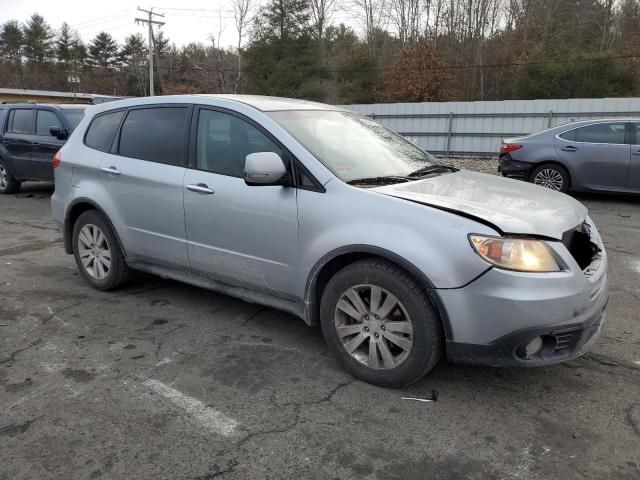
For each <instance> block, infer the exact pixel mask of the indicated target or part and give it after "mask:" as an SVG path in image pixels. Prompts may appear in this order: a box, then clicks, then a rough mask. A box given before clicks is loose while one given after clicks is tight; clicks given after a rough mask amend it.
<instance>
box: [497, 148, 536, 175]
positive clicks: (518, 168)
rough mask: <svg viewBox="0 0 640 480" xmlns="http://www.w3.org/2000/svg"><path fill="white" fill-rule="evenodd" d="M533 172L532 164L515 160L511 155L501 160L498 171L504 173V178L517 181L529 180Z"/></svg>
mask: <svg viewBox="0 0 640 480" xmlns="http://www.w3.org/2000/svg"><path fill="white" fill-rule="evenodd" d="M531 170H533V165H532V164H531V163H527V162H521V161H518V160H513V159H512V158H511V155H509V154H507V155H505V156H504V157H502V158H501V159H500V165H499V166H498V171H499V172H500V173H502V176H503V177H508V178H515V179H517V180H528V179H529V176H530V175H531Z"/></svg>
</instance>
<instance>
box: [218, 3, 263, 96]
mask: <svg viewBox="0 0 640 480" xmlns="http://www.w3.org/2000/svg"><path fill="white" fill-rule="evenodd" d="M255 3H256V1H255V0H233V18H234V20H235V26H236V31H237V32H238V44H237V47H238V74H237V75H236V79H235V81H234V82H233V93H238V92H239V91H240V82H241V80H242V51H241V49H242V42H243V40H244V38H245V37H246V35H247V30H248V28H249V24H250V23H251V21H252V20H253V14H254V9H255ZM218 47H220V45H218Z"/></svg>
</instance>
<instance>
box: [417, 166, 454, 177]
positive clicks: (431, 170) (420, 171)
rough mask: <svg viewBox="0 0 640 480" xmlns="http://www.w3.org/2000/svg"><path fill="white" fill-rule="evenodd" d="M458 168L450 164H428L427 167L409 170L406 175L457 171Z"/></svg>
mask: <svg viewBox="0 0 640 480" xmlns="http://www.w3.org/2000/svg"><path fill="white" fill-rule="evenodd" d="M458 170H459V169H458V168H455V167H452V166H451V165H429V166H428V167H423V168H420V169H418V170H416V171H415V172H411V173H410V174H409V175H408V176H409V177H411V178H416V177H422V176H425V175H429V174H430V173H439V172H457V171H458Z"/></svg>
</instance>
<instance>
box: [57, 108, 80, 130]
mask: <svg viewBox="0 0 640 480" xmlns="http://www.w3.org/2000/svg"><path fill="white" fill-rule="evenodd" d="M62 114H63V115H64V116H65V118H66V119H67V121H68V122H69V125H70V126H71V130H75V129H76V127H77V126H78V124H79V123H80V120H82V117H84V108H69V109H67V108H65V109H63V110H62Z"/></svg>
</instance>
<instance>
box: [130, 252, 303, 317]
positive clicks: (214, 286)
mask: <svg viewBox="0 0 640 480" xmlns="http://www.w3.org/2000/svg"><path fill="white" fill-rule="evenodd" d="M127 264H128V265H129V267H131V268H133V269H134V270H140V271H143V272H147V273H150V274H152V275H157V276H158V277H161V278H168V279H171V280H177V281H178V282H183V283H187V284H189V285H193V286H196V287H200V288H204V289H206V290H212V291H214V292H218V293H222V294H224V295H229V296H230V297H235V298H238V299H240V300H243V301H245V302H248V303H257V304H259V305H264V306H265V307H271V308H275V309H277V310H282V311H284V312H287V313H291V314H293V315H295V316H296V317H300V318H301V319H304V307H303V306H302V305H301V304H300V303H299V302H295V301H292V300H287V299H284V298H280V297H274V296H273V295H269V294H267V293H262V292H256V291H255V290H250V289H248V288H243V287H237V286H234V285H229V284H227V283H223V282H220V281H217V280H213V279H210V278H205V277H201V276H199V275H194V274H192V273H188V272H182V271H179V270H174V269H172V268H167V267H161V266H158V265H152V264H150V263H146V262H140V261H129V262H127Z"/></svg>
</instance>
